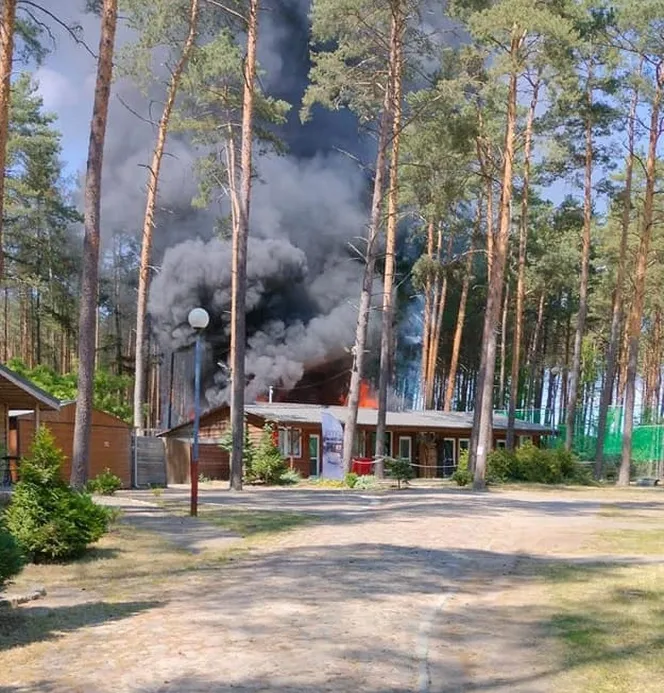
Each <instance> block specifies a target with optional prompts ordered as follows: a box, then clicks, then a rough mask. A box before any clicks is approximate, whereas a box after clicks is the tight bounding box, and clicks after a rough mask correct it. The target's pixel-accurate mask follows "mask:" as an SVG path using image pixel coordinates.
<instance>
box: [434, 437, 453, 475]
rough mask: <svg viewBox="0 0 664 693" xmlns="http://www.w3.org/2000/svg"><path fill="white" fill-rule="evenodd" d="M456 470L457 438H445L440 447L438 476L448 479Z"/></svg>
mask: <svg viewBox="0 0 664 693" xmlns="http://www.w3.org/2000/svg"><path fill="white" fill-rule="evenodd" d="M455 469H456V438H445V439H444V440H443V444H442V445H440V444H439V446H438V476H439V477H448V476H452V474H454V470H455Z"/></svg>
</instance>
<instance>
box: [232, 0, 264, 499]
mask: <svg viewBox="0 0 664 693" xmlns="http://www.w3.org/2000/svg"><path fill="white" fill-rule="evenodd" d="M258 6H259V0H250V1H249V16H248V18H247V55H246V58H245V61H244V89H243V94H242V128H241V131H242V135H241V137H242V140H241V145H240V169H241V172H240V176H241V178H240V204H239V209H238V224H237V229H235V233H233V249H232V250H233V260H232V270H231V272H232V286H231V353H232V365H231V431H232V435H233V448H232V452H231V475H230V476H231V484H230V485H231V488H232V489H234V490H236V491H240V490H241V489H242V466H243V464H242V460H243V458H244V454H243V453H244V388H245V375H244V373H245V370H244V358H245V352H246V334H247V306H246V295H247V242H248V238H249V208H250V203H251V157H252V144H253V122H254V91H255V82H256V48H257V43H258Z"/></svg>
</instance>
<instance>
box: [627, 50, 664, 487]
mask: <svg viewBox="0 0 664 693" xmlns="http://www.w3.org/2000/svg"><path fill="white" fill-rule="evenodd" d="M663 88H664V61H660V62H659V63H658V65H657V68H656V74H655V94H654V96H653V103H652V107H651V108H652V111H651V114H650V134H649V142H648V158H647V160H646V190H645V198H644V201H643V221H642V226H641V239H640V241H639V250H638V253H637V256H636V270H635V272H634V298H633V300H632V308H631V310H630V313H629V321H628V325H629V349H628V355H627V379H626V387H625V427H624V430H623V444H622V459H621V462H620V473H619V474H618V485H619V486H628V485H629V476H630V464H631V461H632V432H633V430H634V402H635V397H636V373H637V369H638V361H639V339H640V337H641V320H642V318H643V305H644V302H645V290H646V275H647V271H648V255H649V252H650V241H651V239H652V232H653V217H654V206H655V183H656V177H657V145H658V143H659V136H660V133H661V123H660V108H661V103H662V89H663Z"/></svg>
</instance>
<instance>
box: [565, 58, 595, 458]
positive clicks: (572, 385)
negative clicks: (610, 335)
mask: <svg viewBox="0 0 664 693" xmlns="http://www.w3.org/2000/svg"><path fill="white" fill-rule="evenodd" d="M589 69H590V74H589V76H588V86H587V90H586V101H587V103H586V109H587V113H586V124H585V131H586V133H585V134H586V153H585V168H584V186H583V188H584V192H583V237H582V242H581V280H580V283H579V312H578V314H577V318H576V332H575V334H574V353H573V356H572V368H571V370H570V374H569V386H568V392H567V416H566V429H565V449H567V450H571V449H572V444H573V442H574V426H575V423H576V405H577V399H578V396H579V378H580V376H581V352H582V347H583V334H584V332H585V329H586V316H587V314H588V279H589V276H590V242H591V230H592V229H591V226H592V214H593V207H592V191H593V122H592V105H593V90H592V86H591V83H592V78H593V77H592V68H589Z"/></svg>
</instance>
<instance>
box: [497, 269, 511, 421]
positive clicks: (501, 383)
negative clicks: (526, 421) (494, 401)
mask: <svg viewBox="0 0 664 693" xmlns="http://www.w3.org/2000/svg"><path fill="white" fill-rule="evenodd" d="M509 307H510V283H509V280H508V281H506V282H505V297H504V298H503V319H502V321H501V325H500V376H499V379H498V407H499V408H500V409H502V408H503V407H504V406H505V375H506V373H507V316H508V315H509Z"/></svg>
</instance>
